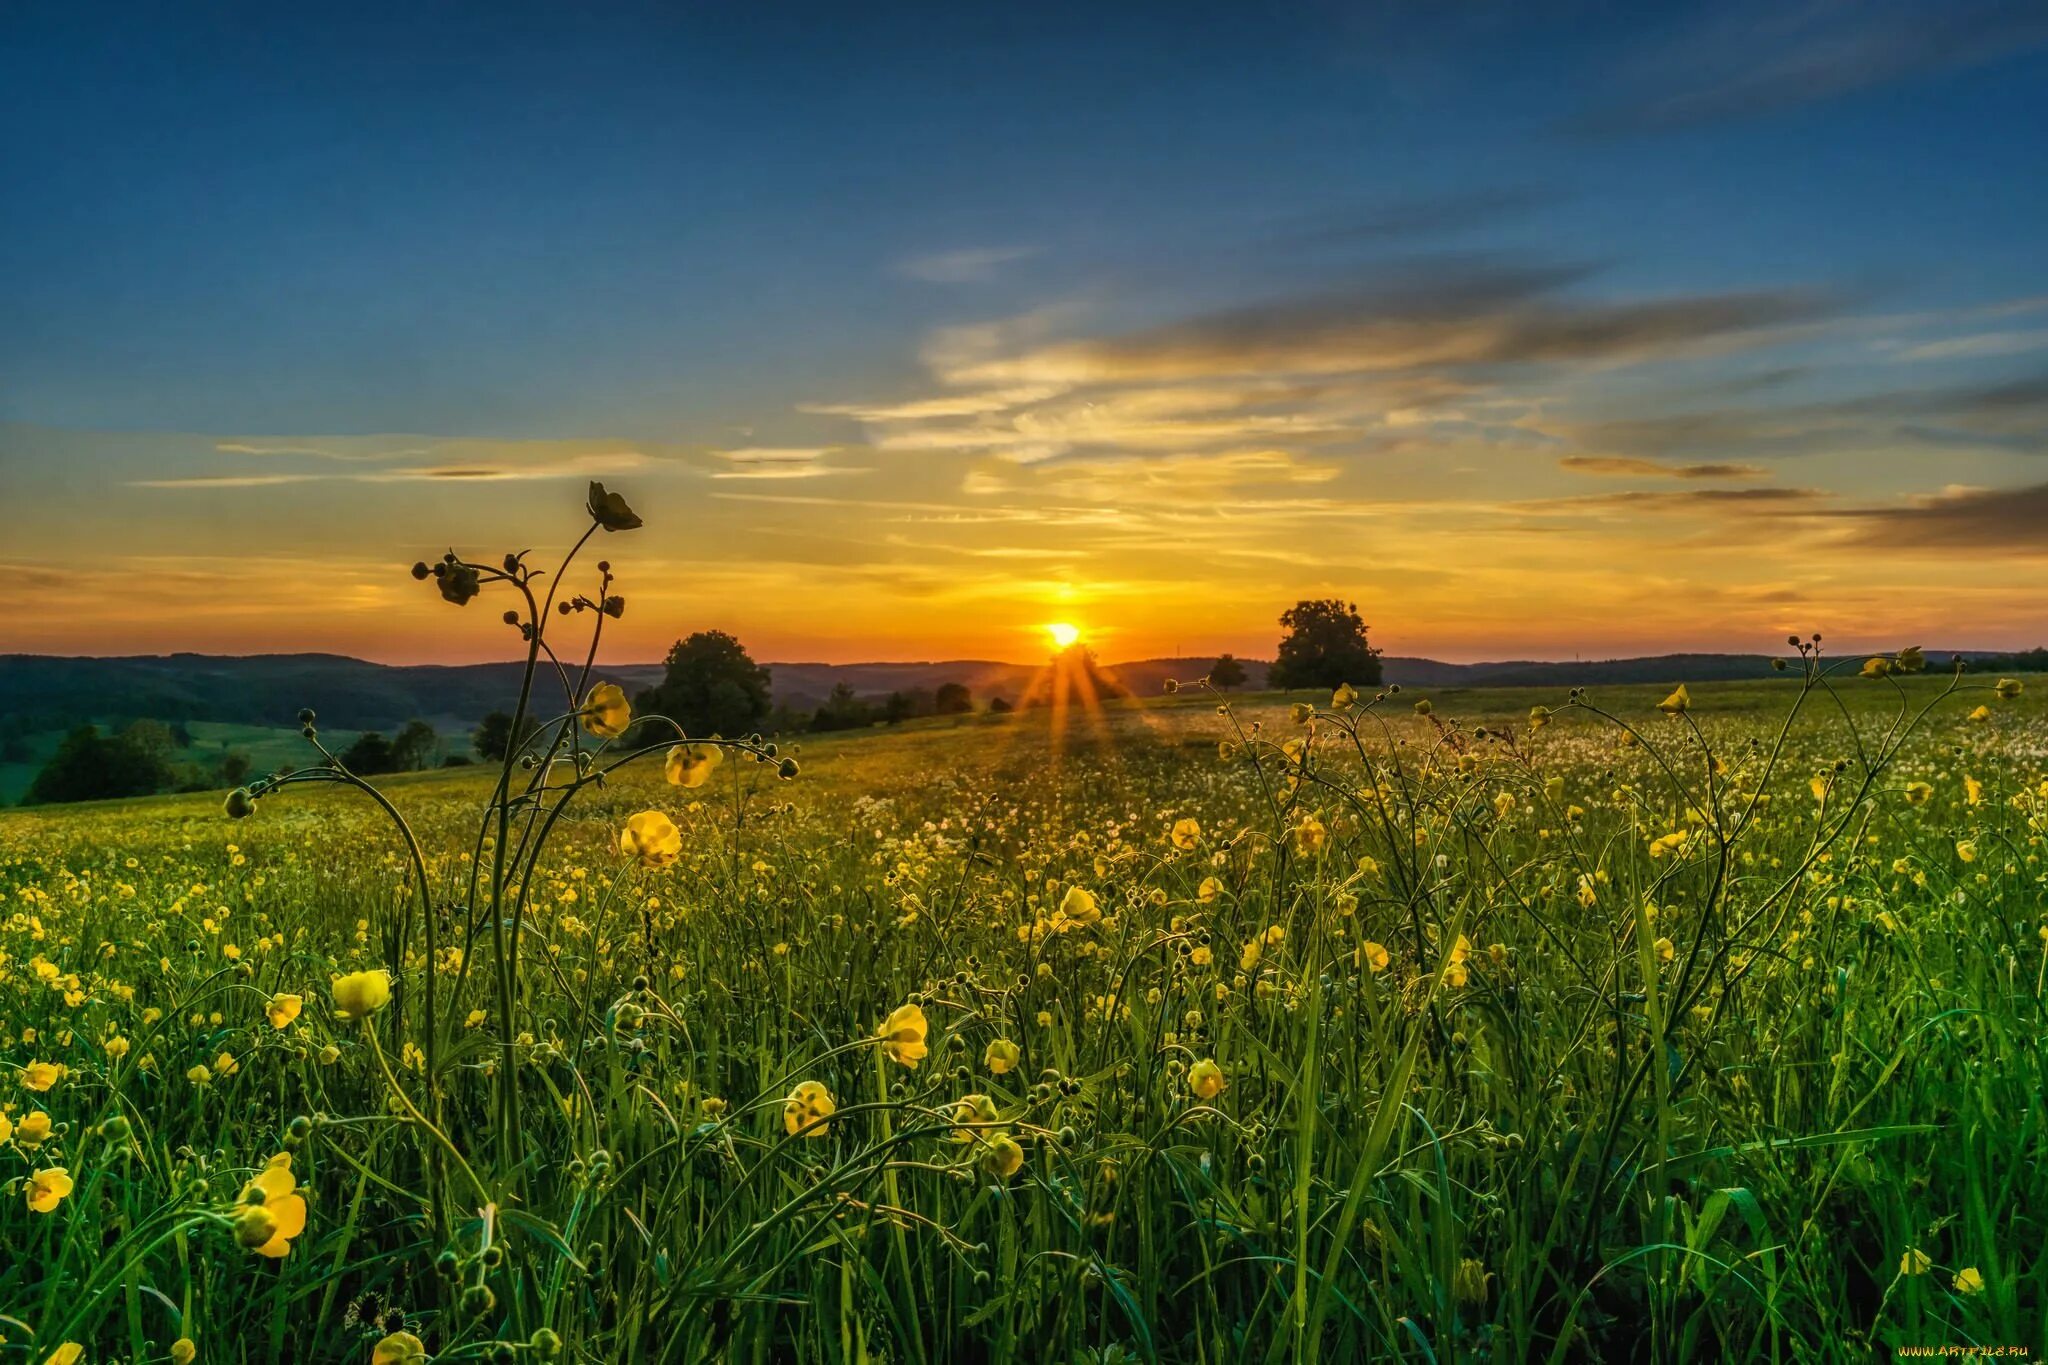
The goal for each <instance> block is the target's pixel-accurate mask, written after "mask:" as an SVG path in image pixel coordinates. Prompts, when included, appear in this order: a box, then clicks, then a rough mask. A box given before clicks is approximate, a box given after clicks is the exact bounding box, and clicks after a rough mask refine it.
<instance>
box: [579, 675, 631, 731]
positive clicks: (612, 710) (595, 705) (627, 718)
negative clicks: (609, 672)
mask: <svg viewBox="0 0 2048 1365" xmlns="http://www.w3.org/2000/svg"><path fill="white" fill-rule="evenodd" d="M577 719H578V720H580V721H581V722H582V724H583V728H584V729H585V730H588V731H589V732H590V733H591V734H593V735H595V736H597V737H598V738H599V739H617V738H618V737H619V736H620V735H623V734H625V733H626V728H627V727H628V726H630V725H631V724H632V723H633V705H632V703H631V702H629V701H627V700H626V691H625V689H624V688H622V687H620V686H619V685H618V684H617V683H608V682H606V683H599V684H598V685H597V686H595V687H593V688H591V689H590V695H589V696H587V697H585V698H584V699H583V709H582V710H581V711H580V712H578V713H577Z"/></svg>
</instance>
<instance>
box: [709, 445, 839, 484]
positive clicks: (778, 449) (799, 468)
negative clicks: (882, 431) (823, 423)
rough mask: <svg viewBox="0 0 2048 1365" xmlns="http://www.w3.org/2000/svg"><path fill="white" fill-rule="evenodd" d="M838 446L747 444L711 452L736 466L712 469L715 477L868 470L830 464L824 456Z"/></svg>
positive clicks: (806, 476)
mask: <svg viewBox="0 0 2048 1365" xmlns="http://www.w3.org/2000/svg"><path fill="white" fill-rule="evenodd" d="M836 449H838V447H836V446H745V447H742V448H740V449H737V450H714V451H712V452H711V454H713V455H715V456H717V457H718V458H719V459H721V460H725V461H727V462H728V463H730V464H731V465H732V466H733V467H732V468H731V469H719V470H714V471H712V474H711V477H712V478H714V479H827V478H836V477H840V476H843V475H847V474H866V473H868V472H870V471H868V470H867V469H862V468H856V467H853V466H848V465H828V464H826V463H824V460H825V457H826V456H827V455H830V454H832V453H833V451H834V450H836Z"/></svg>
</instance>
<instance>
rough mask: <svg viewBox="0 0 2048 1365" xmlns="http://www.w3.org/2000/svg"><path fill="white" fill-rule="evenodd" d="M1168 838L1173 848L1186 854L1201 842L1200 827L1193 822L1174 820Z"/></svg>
mask: <svg viewBox="0 0 2048 1365" xmlns="http://www.w3.org/2000/svg"><path fill="white" fill-rule="evenodd" d="M1168 837H1169V838H1170V839H1172V841H1173V846H1174V847H1175V848H1177V849H1179V850H1180V851H1181V852H1183V853H1186V852H1188V851H1189V850H1190V849H1192V848H1194V846H1195V845H1196V844H1198V843H1200V842H1201V841H1202V826H1201V825H1200V824H1199V823H1198V822H1197V821H1194V820H1176V821H1174V822H1173V830H1172V832H1171V833H1170V834H1169V835H1168Z"/></svg>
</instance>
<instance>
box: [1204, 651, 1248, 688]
mask: <svg viewBox="0 0 2048 1365" xmlns="http://www.w3.org/2000/svg"><path fill="white" fill-rule="evenodd" d="M1209 681H1210V682H1211V683H1212V684H1214V685H1215V686H1217V687H1220V688H1222V689H1223V690H1224V691H1225V692H1228V691H1229V690H1230V689H1231V688H1233V687H1243V686H1244V665H1243V664H1241V663H1239V662H1238V661H1237V656H1236V655H1235V654H1219V655H1217V656H1216V662H1215V663H1213V664H1210V665H1209Z"/></svg>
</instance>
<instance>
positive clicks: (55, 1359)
mask: <svg viewBox="0 0 2048 1365" xmlns="http://www.w3.org/2000/svg"><path fill="white" fill-rule="evenodd" d="M84 1355H85V1347H83V1346H81V1345H79V1344H78V1343H77V1342H75V1341H67V1342H65V1343H64V1344H63V1345H62V1346H59V1347H58V1348H57V1349H56V1350H54V1351H52V1352H50V1353H49V1354H48V1355H46V1356H44V1357H43V1365H78V1362H79V1359H80V1358H81V1357H82V1356H84Z"/></svg>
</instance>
